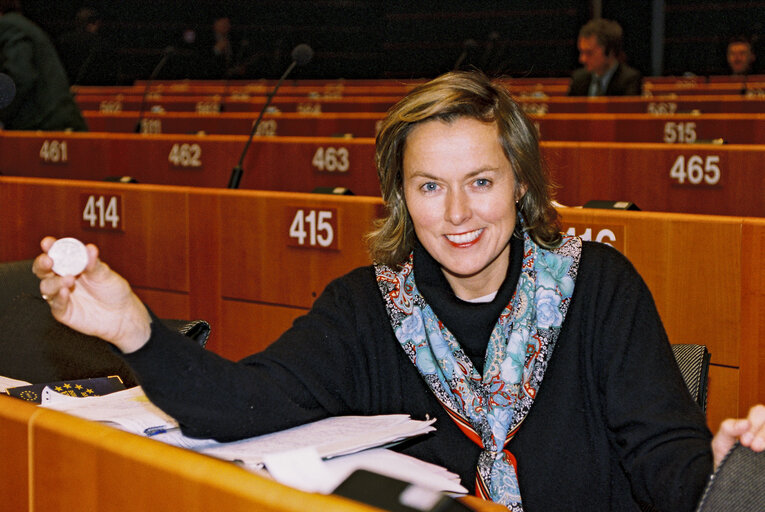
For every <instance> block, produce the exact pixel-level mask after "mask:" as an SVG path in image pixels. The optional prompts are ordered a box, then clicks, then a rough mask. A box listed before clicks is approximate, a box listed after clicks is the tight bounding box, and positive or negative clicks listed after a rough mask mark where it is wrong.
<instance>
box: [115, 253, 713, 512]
mask: <svg viewBox="0 0 765 512" xmlns="http://www.w3.org/2000/svg"><path fill="white" fill-rule="evenodd" d="M521 246H522V244H521V243H520V242H516V243H513V248H512V254H511V265H510V271H509V272H508V276H507V278H506V280H505V282H504V283H503V285H502V287H501V288H500V290H499V292H498V293H497V297H496V298H495V300H494V301H493V302H491V303H488V304H472V303H466V302H463V301H461V300H460V299H458V298H457V297H456V296H455V295H454V294H453V293H452V291H451V289H450V288H449V286H448V283H447V282H446V279H445V278H444V277H443V274H442V273H441V272H440V269H439V267H438V264H437V263H436V262H435V261H434V260H433V259H432V258H431V257H430V255H429V254H427V252H425V251H424V250H421V249H419V248H418V249H417V250H416V251H415V266H414V269H415V279H416V282H417V286H418V288H419V289H420V291H421V293H422V294H423V296H424V297H425V298H426V299H427V300H428V302H429V304H431V307H433V310H434V311H435V313H436V314H437V315H438V316H439V318H440V319H441V320H442V321H443V322H444V323H445V324H446V326H447V327H448V328H449V329H450V330H451V331H452V333H454V334H455V336H456V337H457V339H458V340H459V341H460V343H461V344H462V345H463V347H464V348H465V350H466V353H467V354H468V355H469V356H470V357H471V359H472V360H473V361H474V362H475V363H476V365H477V368H479V369H480V368H482V366H483V357H484V352H485V350H486V345H487V340H488V338H489V333H490V331H491V328H492V327H493V326H494V323H495V322H496V319H497V317H498V315H499V313H500V312H501V310H502V309H503V307H504V306H505V305H506V304H507V302H508V300H509V297H510V295H511V294H512V292H513V290H514V288H515V285H516V282H517V279H518V275H519V273H520V262H521V256H522V255H521V248H522V247H521ZM254 335H255V334H254ZM125 358H126V359H127V361H128V362H129V363H130V364H131V366H132V367H133V368H134V370H135V371H136V373H137V374H138V375H139V380H140V381H141V384H142V385H143V387H144V389H145V391H146V393H147V395H148V396H149V398H150V399H151V400H152V401H153V402H154V403H156V404H157V405H158V406H159V407H161V408H162V409H164V410H165V411H167V412H168V413H169V414H170V415H172V416H173V417H175V418H176V419H177V420H178V421H179V423H180V424H181V426H182V428H183V431H184V433H186V434H187V435H191V436H200V437H214V438H217V439H219V440H233V439H238V438H242V437H248V436H253V435H258V434H262V433H267V432H272V431H275V430H279V429H284V428H288V427H292V426H295V425H298V424H302V423H306V422H309V421H313V420H317V419H320V418H324V417H327V416H332V415H342V414H363V415H372V414H390V413H408V414H410V415H412V416H413V417H414V418H424V417H425V416H426V415H429V416H431V417H434V416H435V417H436V418H437V419H438V421H437V422H436V428H437V431H436V432H435V433H434V434H431V435H428V436H425V437H421V438H417V439H414V440H412V441H410V442H407V443H406V444H404V445H403V446H402V447H401V448H400V449H401V451H403V452H405V453H408V454H410V455H413V456H415V457H418V458H421V459H423V460H427V461H430V462H433V463H436V464H440V465H442V466H445V467H447V468H449V469H450V470H452V471H455V472H456V473H458V474H459V475H460V476H461V478H462V483H463V485H465V486H466V487H467V488H468V489H473V488H474V479H475V464H476V461H477V458H478V454H479V448H478V447H477V446H476V445H474V444H473V443H472V442H471V441H470V440H468V439H467V437H466V436H465V435H464V434H463V433H462V432H461V431H459V430H458V428H457V427H456V425H455V424H454V423H453V421H452V420H451V419H450V418H449V417H448V416H447V414H446V412H445V411H444V409H443V408H442V407H441V405H440V404H439V403H438V402H437V401H436V399H435V397H434V396H433V395H432V393H431V392H430V391H429V390H428V388H427V387H426V385H425V384H424V382H423V380H422V378H421V377H420V375H419V373H418V372H417V369H416V368H415V367H414V365H413V364H412V363H411V362H410V361H409V359H408V358H407V356H406V354H405V353H404V351H403V350H402V349H401V347H400V345H399V343H398V341H397V340H396V338H395V336H394V334H393V330H392V329H391V326H390V322H389V320H388V317H387V315H386V313H385V308H384V305H383V300H382V297H381V294H380V292H379V290H378V288H377V284H376V282H375V277H374V269H373V268H372V267H363V268H359V269H356V270H354V271H352V272H350V273H349V274H347V275H345V276H343V277H341V278H339V279H336V280H335V281H333V282H332V283H330V284H329V285H328V286H327V288H326V289H325V291H324V292H323V293H322V294H321V296H320V297H319V298H318V299H317V300H316V302H315V303H314V305H313V307H312V309H311V311H310V312H309V313H308V314H306V315H305V316H302V317H300V318H298V319H297V320H295V323H294V325H293V327H292V328H290V329H289V330H288V331H287V332H285V333H284V334H283V335H282V336H281V337H280V338H279V340H277V341H276V342H275V343H273V344H272V345H271V346H269V347H268V348H267V349H266V350H265V351H263V352H261V353H259V354H255V355H252V356H249V357H247V358H245V359H243V360H242V361H240V362H239V363H234V362H231V361H227V360H225V359H223V358H221V357H218V356H217V355H215V354H213V353H210V352H206V351H203V350H201V349H199V348H198V347H195V346H193V344H190V343H187V342H186V341H185V340H183V339H182V338H181V336H180V335H177V334H176V333H173V332H171V331H169V330H166V329H164V328H163V327H162V326H161V325H159V323H158V322H154V324H153V326H152V337H151V339H150V340H149V342H148V343H147V344H146V345H145V346H144V347H143V348H142V349H140V350H139V351H137V352H134V353H132V354H128V355H125ZM710 440H711V434H710V432H709V431H708V429H707V428H706V425H705V420H704V416H703V414H702V413H701V410H700V409H699V408H698V407H697V405H696V404H695V403H694V402H693V401H692V400H691V398H690V396H689V394H688V392H687V389H686V388H685V384H684V383H683V380H682V377H681V376H680V373H679V371H678V370H677V367H676V365H675V363H674V359H673V356H672V352H671V348H670V346H669V343H668V341H667V337H666V334H665V332H664V329H663V327H662V324H661V321H660V319H659V316H658V313H657V311H656V308H655V306H654V303H653V299H652V298H651V295H650V292H649V291H648V289H647V287H646V286H645V284H644V283H643V281H642V279H641V278H640V276H639V275H638V274H637V272H636V271H635V269H634V268H633V267H632V265H631V264H630V263H629V262H628V261H627V260H626V259H625V258H624V257H623V256H622V255H621V254H619V253H618V252H617V251H615V250H613V249H611V248H610V247H608V246H605V245H601V244H597V243H590V242H586V243H585V244H584V248H583V252H582V258H581V262H580V267H579V274H578V277H577V281H576V288H575V290H574V296H573V298H572V301H571V305H570V309H569V312H568V315H567V317H566V320H565V322H564V324H563V327H562V331H561V334H560V337H559V339H558V342H557V344H556V347H555V351H554V352H553V355H552V358H551V360H550V364H549V367H548V369H547V373H546V374H545V378H544V381H543V382H542V385H541V387H540V389H539V393H538V395H537V398H536V400H535V402H534V406H533V407H532V409H531V411H530V413H529V415H528V417H527V418H526V420H525V422H524V424H523V425H522V427H521V428H520V430H519V432H518V434H517V435H516V436H515V438H514V439H513V440H512V441H511V442H510V443H509V445H508V448H509V449H510V451H512V453H513V454H514V455H515V457H516V460H517V462H518V473H519V476H518V478H519V484H520V488H521V494H522V497H523V503H524V507H525V510H527V511H531V512H533V511H551V510H563V509H565V510H587V511H592V510H614V511H627V510H637V505H636V504H635V501H636V500H638V501H645V502H652V503H654V505H656V506H657V507H658V508H659V509H661V510H672V511H682V510H693V509H694V506H695V503H696V502H697V500H698V497H699V496H700V494H701V491H702V489H703V487H704V485H705V483H706V478H707V476H708V474H709V473H710V472H711V470H712V455H711V448H710Z"/></svg>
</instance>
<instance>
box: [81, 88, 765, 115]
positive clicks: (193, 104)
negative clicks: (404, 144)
mask: <svg viewBox="0 0 765 512" xmlns="http://www.w3.org/2000/svg"><path fill="white" fill-rule="evenodd" d="M401 96H403V95H400V96H349V97H310V96H287V95H285V94H283V93H282V92H281V91H280V93H279V94H277V95H276V96H275V97H274V99H273V101H272V103H271V107H270V108H271V111H274V112H301V113H313V114H319V113H323V112H386V111H387V110H388V109H389V108H390V107H391V106H392V105H393V104H394V103H395V102H396V101H398V100H399V99H400V98H401ZM76 100H77V103H78V105H79V106H80V109H81V110H92V111H100V112H122V111H136V112H137V111H140V110H141V105H143V106H144V112H155V113H162V112H197V113H215V112H252V113H257V112H260V111H261V110H262V109H263V106H264V105H265V101H266V99H265V96H261V95H251V94H248V93H240V94H224V95H215V94H213V95H196V96H195V95H174V94H166V93H150V94H148V95H146V98H145V99H144V96H143V94H141V93H131V94H121V93H116V94H102V95H98V94H78V95H77V96H76ZM516 100H517V101H518V102H519V103H520V104H521V105H522V106H523V108H524V110H525V111H526V112H528V113H530V114H587V113H612V114H619V113H625V114H640V113H645V114H679V113H692V112H694V113H695V112H698V113H703V114H725V113H742V114H743V113H765V95H746V94H740V93H738V94H727V95H696V96H693V95H682V96H678V95H651V96H623V97H599V98H583V97H568V96H547V95H545V94H525V95H520V94H518V95H516Z"/></svg>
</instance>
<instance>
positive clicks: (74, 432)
mask: <svg viewBox="0 0 765 512" xmlns="http://www.w3.org/2000/svg"><path fill="white" fill-rule="evenodd" d="M31 429H32V438H31V444H30V448H29V450H30V460H31V461H32V471H31V479H32V482H33V485H32V489H31V500H32V503H33V507H32V510H34V511H45V512H56V511H61V512H71V511H73V510H108V511H109V512H135V511H137V510H184V511H189V512H195V511H196V512H207V511H210V510H226V511H231V512H236V511H241V512H245V511H246V512H252V511H253V510H263V511H269V512H280V511H281V512H284V511H295V512H297V511H304V510H338V511H374V510H377V509H374V508H371V507H367V506H365V505H362V504H360V503H356V502H352V501H350V500H346V499H343V498H339V497H337V496H324V495H318V494H309V493H305V492H301V491H298V490H296V489H292V488H289V487H286V486H284V485H281V484H279V483H276V482H274V481H273V480H270V479H268V478H266V477H263V476H259V475H256V474H254V473H251V472H248V471H246V470H244V469H242V468H240V467H239V466H237V465H235V464H233V463H230V462H225V461H222V460H219V459H215V458H212V457H207V456H205V455H201V454H198V453H195V452H192V451H189V450H184V449H181V448H176V447H173V446H169V445H166V444H163V443H161V442H159V441H154V440H152V439H149V438H146V437H141V436H137V435H133V434H128V433H126V432H123V431H120V430H117V429H114V428H111V427H107V426H105V425H100V424H98V423H93V422H89V421H85V420H82V419H80V418H76V417H74V416H69V415H66V414H63V413H59V412H57V411H50V410H44V411H41V414H39V415H37V416H36V417H35V418H34V419H33V421H31Z"/></svg>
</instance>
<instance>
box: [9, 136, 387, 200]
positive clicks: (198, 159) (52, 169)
mask: <svg viewBox="0 0 765 512" xmlns="http://www.w3.org/2000/svg"><path fill="white" fill-rule="evenodd" d="M246 141H247V137H246V136H205V137H197V136H189V135H128V134H91V133H64V132H47V133H42V132H40V133H37V132H0V154H2V155H3V158H2V160H1V161H0V173H2V174H5V175H11V176H35V177H43V178H67V179H78V180H101V179H104V178H107V177H120V176H131V177H133V178H134V179H136V180H138V182H139V183H152V184H160V185H193V186H198V187H215V188H225V187H226V186H227V184H228V181H229V177H230V176H231V170H232V168H233V167H234V166H235V165H236V164H237V163H238V161H239V158H240V155H241V153H242V151H243V150H244V147H245V143H246ZM43 147H46V148H51V147H55V148H58V149H57V150H56V151H57V152H56V158H55V161H54V162H51V161H50V158H51V155H50V153H48V152H45V153H44V154H45V155H46V156H47V159H46V158H44V157H43V156H40V154H41V148H43ZM61 148H66V158H64V157H63V156H62V155H63V153H62V152H61ZM91 155H96V156H95V157H91ZM243 169H244V174H243V178H242V181H241V184H240V188H246V189H262V190H283V191H292V192H311V191H312V190H314V189H315V188H317V187H346V188H348V189H350V190H351V191H352V192H353V193H355V194H356V195H369V196H379V194H380V186H379V183H378V181H377V174H376V172H375V170H374V140H373V139H363V138H360V139H338V138H314V137H301V138H298V137H279V138H272V137H256V138H255V139H254V140H253V142H252V144H251V146H250V148H249V151H248V152H247V155H246V158H245V160H244V164H243Z"/></svg>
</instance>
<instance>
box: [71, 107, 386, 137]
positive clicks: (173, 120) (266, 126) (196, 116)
mask: <svg viewBox="0 0 765 512" xmlns="http://www.w3.org/2000/svg"><path fill="white" fill-rule="evenodd" d="M82 114H83V116H84V117H85V121H86V122H87V123H88V128H89V129H90V131H91V132H109V133H134V132H135V128H136V126H137V125H138V112H98V111H92V110H86V111H83V113H82ZM384 117H385V113H383V112H361V113H359V112H331V113H322V114H301V113H295V112H293V113H282V114H265V115H264V116H263V119H262V120H261V123H260V125H259V126H258V130H257V132H256V135H264V136H265V135H270V136H274V135H278V136H299V137H338V136H340V137H342V136H345V135H346V134H349V135H352V136H353V137H370V138H374V137H375V136H376V135H377V131H378V126H379V123H380V122H381V121H382V119H383V118H384ZM255 118H256V117H255V116H253V113H252V112H233V113H231V112H228V113H196V112H166V113H164V114H154V113H146V114H144V115H143V116H142V122H141V126H142V128H143V132H144V133H179V134H192V135H196V134H197V133H199V132H205V133H207V134H210V135H249V133H250V131H251V130H252V125H253V123H254V122H255Z"/></svg>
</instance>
